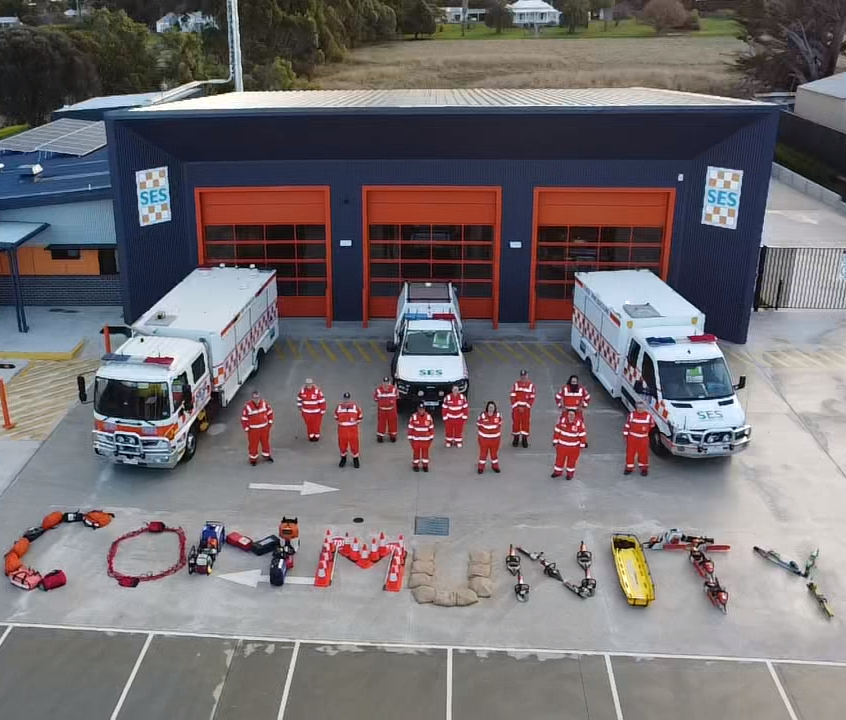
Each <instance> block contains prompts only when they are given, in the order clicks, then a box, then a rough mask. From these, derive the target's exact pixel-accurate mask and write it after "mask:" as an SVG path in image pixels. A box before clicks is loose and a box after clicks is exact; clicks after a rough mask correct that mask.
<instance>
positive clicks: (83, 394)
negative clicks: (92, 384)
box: [76, 375, 88, 403]
mask: <svg viewBox="0 0 846 720" xmlns="http://www.w3.org/2000/svg"><path fill="white" fill-rule="evenodd" d="M76 389H77V394H78V395H79V402H81V403H85V402H88V391H87V390H86V389H85V376H84V375H77V376H76Z"/></svg>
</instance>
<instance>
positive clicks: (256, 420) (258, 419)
mask: <svg viewBox="0 0 846 720" xmlns="http://www.w3.org/2000/svg"><path fill="white" fill-rule="evenodd" d="M271 425H273V408H272V407H270V404H269V403H268V402H267V401H265V400H261V401H260V402H259V403H255V402H253V401H252V400H250V401H249V402H248V403H247V404H246V405H244V411H243V412H242V413H241V427H243V428H244V430H245V431H246V433H247V444H248V450H247V452H248V454H249V457H250V462H252V463H254V462H255V461H256V460H258V456H259V443H261V456H262V457H265V458H269V457H270V426H271Z"/></svg>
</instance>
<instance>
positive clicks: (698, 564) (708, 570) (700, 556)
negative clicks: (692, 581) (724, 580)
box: [690, 545, 714, 579]
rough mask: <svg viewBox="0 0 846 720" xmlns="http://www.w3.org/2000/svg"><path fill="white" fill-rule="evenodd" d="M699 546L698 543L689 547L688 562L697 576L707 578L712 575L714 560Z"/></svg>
mask: <svg viewBox="0 0 846 720" xmlns="http://www.w3.org/2000/svg"><path fill="white" fill-rule="evenodd" d="M699 547H700V546H699V545H695V546H694V547H692V548H691V549H690V563H691V565H693V569H694V570H696V573H697V574H698V575H699V577H701V578H706V579H707V578H710V577H712V576H713V575H714V561H713V560H712V559H711V558H709V557H708V556H707V555H706V554H705V553H704V552H703V551H702V550H700V549H699Z"/></svg>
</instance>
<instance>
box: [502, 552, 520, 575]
mask: <svg viewBox="0 0 846 720" xmlns="http://www.w3.org/2000/svg"><path fill="white" fill-rule="evenodd" d="M505 569H506V570H508V572H510V573H511V574H512V575H517V573H519V572H520V556H519V555H518V554H517V553H516V552H514V546H513V545H509V546H508V555H506V556H505Z"/></svg>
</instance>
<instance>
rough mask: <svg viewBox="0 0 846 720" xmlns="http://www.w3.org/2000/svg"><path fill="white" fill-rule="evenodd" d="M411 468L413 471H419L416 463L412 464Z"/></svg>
mask: <svg viewBox="0 0 846 720" xmlns="http://www.w3.org/2000/svg"><path fill="white" fill-rule="evenodd" d="M411 469H412V470H414V472H420V468H419V467H418V466H417V465H414V466H413V467H412V468H411Z"/></svg>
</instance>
